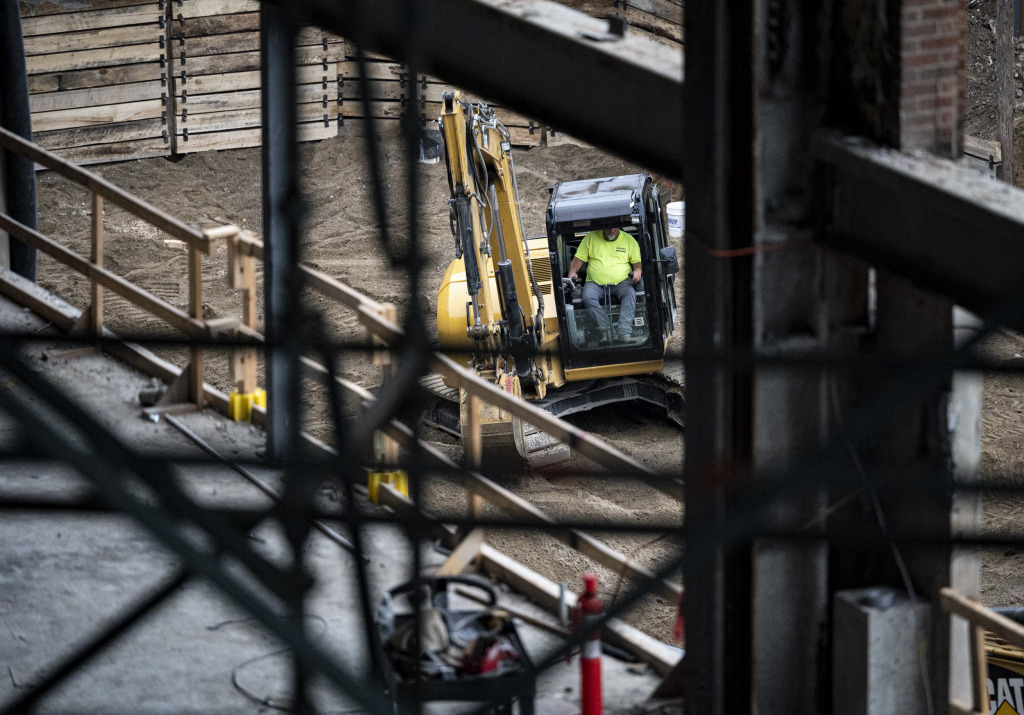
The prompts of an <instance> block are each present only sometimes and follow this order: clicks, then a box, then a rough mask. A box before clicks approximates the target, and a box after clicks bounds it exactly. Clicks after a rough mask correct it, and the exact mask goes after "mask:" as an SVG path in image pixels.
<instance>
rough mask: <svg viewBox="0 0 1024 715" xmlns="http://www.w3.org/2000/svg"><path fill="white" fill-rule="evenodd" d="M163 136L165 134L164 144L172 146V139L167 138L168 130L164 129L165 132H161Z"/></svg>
mask: <svg viewBox="0 0 1024 715" xmlns="http://www.w3.org/2000/svg"><path fill="white" fill-rule="evenodd" d="M161 134H163V136H164V144H170V143H171V140H170V138H169V137H168V136H167V130H166V129H164V130H163V131H162V132H161Z"/></svg>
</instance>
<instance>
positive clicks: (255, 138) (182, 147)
mask: <svg viewBox="0 0 1024 715" xmlns="http://www.w3.org/2000/svg"><path fill="white" fill-rule="evenodd" d="M298 130H299V141H300V142H304V141H316V140H320V139H328V138H330V137H333V136H336V135H337V133H338V128H337V125H336V123H335V122H331V125H330V126H329V127H325V126H324V125H323V122H306V123H302V124H299V126H298ZM262 137H263V130H262V129H239V130H236V131H229V132H208V133H205V134H195V135H193V134H191V133H189V140H188V141H184V140H182V141H178V142H177V143H176V144H175V148H176V153H179V154H191V153H193V152H200V151H221V150H224V149H243V148H245V147H253V146H259V145H260V143H261V141H262Z"/></svg>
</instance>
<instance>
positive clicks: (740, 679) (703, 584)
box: [683, 0, 754, 713]
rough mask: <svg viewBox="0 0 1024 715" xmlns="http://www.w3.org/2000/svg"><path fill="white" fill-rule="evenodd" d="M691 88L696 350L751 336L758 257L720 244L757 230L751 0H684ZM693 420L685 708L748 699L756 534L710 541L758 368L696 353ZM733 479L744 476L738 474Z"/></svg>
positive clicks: (691, 302) (725, 349) (730, 705)
mask: <svg viewBox="0 0 1024 715" xmlns="http://www.w3.org/2000/svg"><path fill="white" fill-rule="evenodd" d="M686 23H687V26H688V28H694V29H695V30H696V31H694V32H687V33H686V37H687V46H686V54H687V58H688V59H690V58H692V60H690V61H689V62H688V63H687V64H688V66H690V67H698V66H699V67H700V71H695V72H687V75H686V84H685V86H684V89H683V106H685V107H686V108H687V112H686V115H685V121H684V128H683V129H684V131H683V140H684V141H683V146H684V147H685V150H684V152H685V154H684V173H683V179H684V182H683V183H684V186H685V187H686V194H687V206H688V208H689V207H692V210H691V211H688V212H687V213H688V214H689V215H688V216H687V226H686V229H687V237H688V239H689V240H688V242H687V246H686V300H685V310H686V349H687V353H690V352H691V351H692V352H696V353H700V352H704V353H706V352H709V351H714V352H715V353H718V354H728V353H730V352H732V351H735V350H737V349H740V350H744V349H749V345H750V327H749V325H750V305H751V303H750V259H749V258H741V259H722V258H717V257H714V256H713V255H712V253H711V251H712V250H717V249H725V250H729V249H734V248H739V247H745V246H749V245H750V244H751V241H752V235H753V220H754V216H753V180H754V179H753V176H754V175H753V170H754V165H753V142H754V125H753V96H754V94H753V93H754V86H753V67H752V56H751V52H752V45H753V3H752V2H751V1H750V0H742V1H741V2H730V3H718V2H706V3H696V4H694V5H693V6H687V8H686ZM686 371H687V410H688V411H689V412H690V414H697V415H700V416H701V418H700V419H699V420H696V421H694V422H691V423H690V424H689V425H688V426H687V429H686V462H685V467H684V474H685V483H686V492H685V501H686V525H685V536H686V554H687V562H686V566H685V568H684V574H683V580H684V582H685V583H686V604H685V608H686V624H687V634H686V647H687V654H686V658H687V662H688V667H687V672H686V674H685V692H686V712H687V713H726V712H729V713H741V712H750V710H751V705H752V703H751V687H752V683H751V664H750V644H751V622H750V610H751V603H750V588H751V584H750V568H751V559H750V548H749V545H747V546H741V547H733V548H728V549H726V548H723V547H722V546H721V545H720V544H718V543H714V542H712V541H711V538H713V537H711V536H710V534H712V533H714V531H715V525H716V524H721V523H723V522H724V520H725V519H727V517H728V514H729V498H728V495H727V493H726V484H727V483H728V482H729V481H730V480H731V479H732V478H733V476H734V475H735V474H736V473H738V472H741V471H742V470H745V469H746V468H747V467H748V466H749V459H750V441H751V436H750V434H751V404H750V386H749V382H750V381H749V378H748V377H745V376H742V375H738V374H736V373H734V372H732V371H730V370H729V369H727V368H725V367H718V366H709V365H708V364H706V363H705V364H698V363H688V364H687V365H686ZM734 486H736V485H735V484H734Z"/></svg>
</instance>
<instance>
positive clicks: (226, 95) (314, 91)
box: [175, 84, 337, 117]
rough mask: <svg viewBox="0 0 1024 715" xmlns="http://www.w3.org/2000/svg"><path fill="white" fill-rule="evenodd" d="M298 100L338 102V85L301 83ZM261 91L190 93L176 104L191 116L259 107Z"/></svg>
mask: <svg viewBox="0 0 1024 715" xmlns="http://www.w3.org/2000/svg"><path fill="white" fill-rule="evenodd" d="M295 90H296V93H297V97H296V99H297V102H298V103H299V104H306V103H311V102H317V103H320V104H322V103H323V102H324V101H325V100H326V102H327V105H328V106H330V105H331V104H336V103H337V86H336V85H331V86H330V88H329V89H327V90H326V91H324V90H323V89H322V88H321V85H319V84H300V85H298V86H297V87H296V88H295ZM259 107H260V91H259V90H258V89H249V90H244V91H240V92H219V93H217V94H201V95H196V96H194V97H193V96H192V94H191V93H190V94H189V95H188V99H187V101H185V102H181V103H179V104H177V105H176V107H175V109H176V110H178V111H177V114H178V116H180V115H181V112H182V111H184V110H188V115H189V117H191V116H193V115H194V114H200V113H202V112H226V111H237V110H243V109H259Z"/></svg>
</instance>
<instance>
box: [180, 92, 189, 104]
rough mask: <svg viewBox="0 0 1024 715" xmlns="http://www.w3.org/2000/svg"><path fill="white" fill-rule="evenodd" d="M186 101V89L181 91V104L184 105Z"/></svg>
mask: <svg viewBox="0 0 1024 715" xmlns="http://www.w3.org/2000/svg"><path fill="white" fill-rule="evenodd" d="M187 101H188V90H187V89H183V90H181V103H182V104H184V103H185V102H187Z"/></svg>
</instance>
